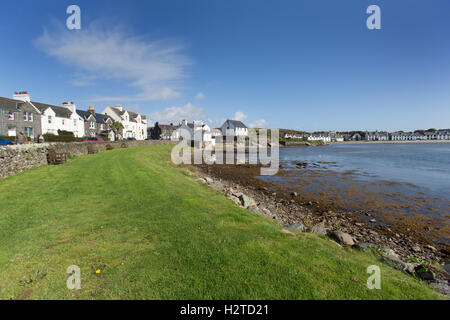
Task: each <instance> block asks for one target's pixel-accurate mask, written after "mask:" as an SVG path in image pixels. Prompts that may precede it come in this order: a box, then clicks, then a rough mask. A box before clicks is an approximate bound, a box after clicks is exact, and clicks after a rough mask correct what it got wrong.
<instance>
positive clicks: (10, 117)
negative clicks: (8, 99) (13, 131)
mask: <svg viewBox="0 0 450 320" xmlns="http://www.w3.org/2000/svg"><path fill="white" fill-rule="evenodd" d="M8 120H14V112H12V111H9V112H8Z"/></svg>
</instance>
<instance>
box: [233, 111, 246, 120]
mask: <svg viewBox="0 0 450 320" xmlns="http://www.w3.org/2000/svg"><path fill="white" fill-rule="evenodd" d="M233 120H237V121H242V122H244V121H246V120H247V115H246V114H245V113H243V112H241V111H236V113H235V114H234V118H233Z"/></svg>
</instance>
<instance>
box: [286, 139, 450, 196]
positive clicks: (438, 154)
mask: <svg viewBox="0 0 450 320" xmlns="http://www.w3.org/2000/svg"><path fill="white" fill-rule="evenodd" d="M280 160H281V161H282V162H290V161H306V162H311V163H312V162H316V163H317V162H328V163H335V164H333V166H332V167H330V168H329V169H332V170H336V171H339V172H344V171H347V170H353V171H354V172H355V174H358V173H359V174H364V177H367V176H366V174H370V175H372V179H382V180H389V181H398V182H406V183H412V184H415V185H418V186H421V187H425V188H427V189H429V190H433V191H435V192H436V193H437V194H441V195H443V196H444V195H447V196H448V195H449V192H450V143H386V144H333V145H330V146H323V147H311V148H304V147H302V148H284V149H281V150H280ZM448 200H450V199H448ZM449 203H450V201H449Z"/></svg>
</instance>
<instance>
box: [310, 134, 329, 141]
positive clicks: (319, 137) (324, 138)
mask: <svg viewBox="0 0 450 320" xmlns="http://www.w3.org/2000/svg"><path fill="white" fill-rule="evenodd" d="M308 140H309V141H323V142H331V137H330V136H329V135H327V134H312V135H310V136H309V137H308Z"/></svg>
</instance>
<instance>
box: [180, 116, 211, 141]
mask: <svg viewBox="0 0 450 320" xmlns="http://www.w3.org/2000/svg"><path fill="white" fill-rule="evenodd" d="M182 130H186V131H187V132H188V133H189V135H190V137H191V142H192V141H200V140H201V141H200V142H201V145H202V146H206V145H208V144H211V145H215V144H216V139H215V137H214V138H213V133H212V130H211V128H210V127H209V126H208V125H207V124H204V123H203V122H202V121H194V122H187V121H186V120H183V121H182V122H181V124H180V127H179V128H178V129H177V130H176V131H177V132H178V134H177V135H178V137H181V135H182V134H181V131H182ZM196 146H198V145H196Z"/></svg>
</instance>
